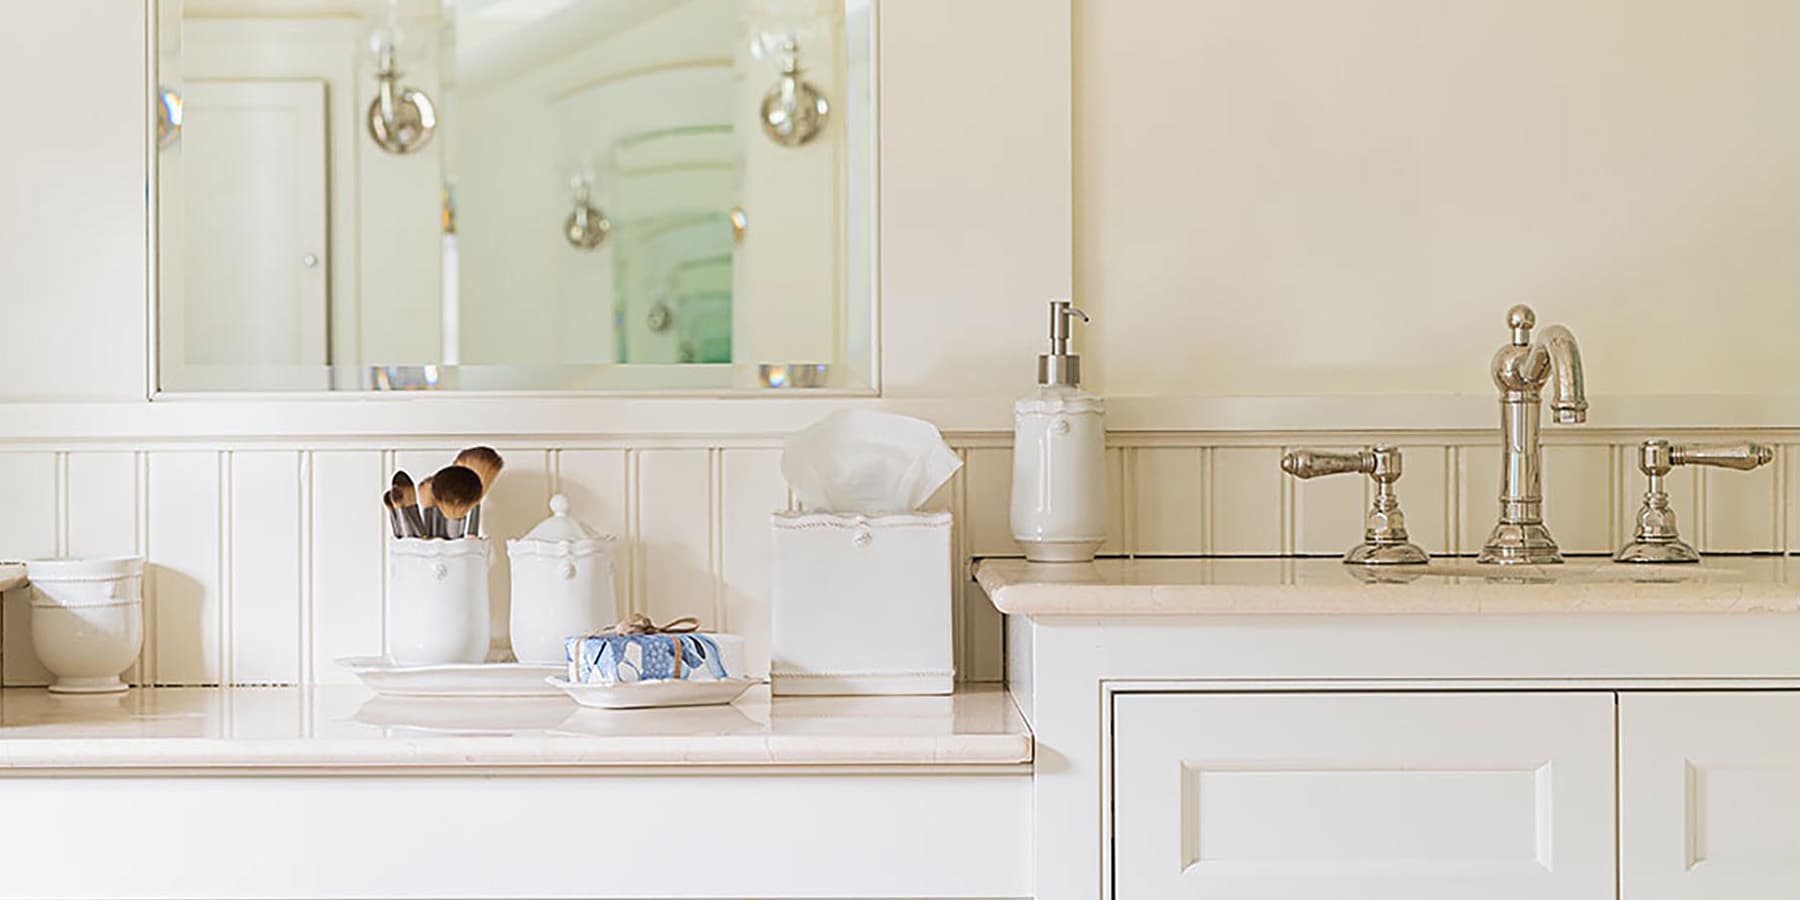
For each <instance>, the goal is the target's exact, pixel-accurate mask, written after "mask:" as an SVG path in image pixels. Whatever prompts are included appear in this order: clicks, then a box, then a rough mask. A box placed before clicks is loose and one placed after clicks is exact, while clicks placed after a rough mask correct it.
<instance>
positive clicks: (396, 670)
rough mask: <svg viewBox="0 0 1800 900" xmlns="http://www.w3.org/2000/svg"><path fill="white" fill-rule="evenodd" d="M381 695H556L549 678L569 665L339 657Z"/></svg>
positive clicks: (343, 663)
mask: <svg viewBox="0 0 1800 900" xmlns="http://www.w3.org/2000/svg"><path fill="white" fill-rule="evenodd" d="M338 665H341V666H343V667H344V668H346V669H349V670H350V671H351V672H354V673H355V674H356V677H358V678H360V679H362V683H363V685H364V686H366V687H368V688H369V689H370V690H372V691H374V692H376V693H378V694H388V695H392V696H396V697H555V696H557V695H558V694H559V693H561V692H560V691H558V690H557V689H556V688H554V687H551V686H550V685H549V684H548V683H547V682H546V681H545V679H546V678H549V677H551V676H553V675H562V674H566V672H567V667H565V666H553V665H538V664H531V663H444V664H441V665H431V666H401V665H396V664H395V663H394V661H393V660H391V659H388V658H387V657H384V656H352V657H347V658H345V659H340V660H338Z"/></svg>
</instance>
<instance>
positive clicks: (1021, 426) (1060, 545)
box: [1012, 300, 1106, 562]
mask: <svg viewBox="0 0 1800 900" xmlns="http://www.w3.org/2000/svg"><path fill="white" fill-rule="evenodd" d="M1077 317H1079V318H1080V319H1081V321H1083V322H1086V321H1088V315H1087V313H1084V312H1082V311H1081V310H1079V309H1076V308H1075V306H1074V304H1073V303H1072V302H1070V301H1068V300H1052V301H1050V352H1049V353H1044V354H1041V355H1039V356H1038V372H1037V381H1038V388H1037V392H1036V393H1034V394H1032V395H1031V396H1029V397H1026V398H1024V399H1022V400H1020V401H1019V402H1018V403H1016V404H1014V405H1013V483H1012V532H1013V540H1015V541H1017V542H1018V543H1019V546H1020V547H1021V548H1022V549H1023V550H1024V551H1025V558H1026V559H1028V560H1031V561H1032V562H1087V561H1089V560H1091V559H1093V558H1094V553H1095V551H1097V550H1099V549H1100V545H1101V544H1104V543H1106V422H1105V415H1106V406H1105V404H1104V403H1103V402H1102V401H1101V399H1100V398H1099V397H1096V396H1094V395H1093V394H1090V393H1088V392H1086V391H1084V390H1082V389H1081V357H1080V356H1077V355H1076V354H1074V353H1073V352H1071V350H1070V337H1071V333H1072V331H1073V329H1074V325H1075V319H1076V318H1077Z"/></svg>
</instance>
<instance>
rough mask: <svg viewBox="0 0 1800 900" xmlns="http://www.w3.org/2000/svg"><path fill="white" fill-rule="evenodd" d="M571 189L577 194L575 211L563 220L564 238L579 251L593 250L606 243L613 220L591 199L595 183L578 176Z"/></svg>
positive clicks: (570, 184)
mask: <svg viewBox="0 0 1800 900" xmlns="http://www.w3.org/2000/svg"><path fill="white" fill-rule="evenodd" d="M569 187H570V189H571V190H573V191H574V193H575V211H574V212H571V213H569V217H568V218H567V219H564V220H563V237H564V238H566V239H567V240H568V242H569V246H571V247H574V248H575V249H577V250H592V249H594V248H595V247H598V246H600V245H601V244H603V243H606V238H607V236H609V235H611V234H612V228H613V225H612V220H611V219H609V218H607V217H606V213H604V212H601V211H600V208H599V207H597V206H595V205H594V203H593V200H592V199H591V197H592V194H593V181H592V180H591V179H590V178H588V176H586V175H577V176H575V177H574V178H573V179H571V180H570V182H569Z"/></svg>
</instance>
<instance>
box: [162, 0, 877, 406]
mask: <svg viewBox="0 0 1800 900" xmlns="http://www.w3.org/2000/svg"><path fill="white" fill-rule="evenodd" d="M875 2H876V0H159V2H157V4H156V21H157V23H158V39H157V54H156V55H157V63H156V65H157V72H158V82H159V84H158V90H157V92H156V94H157V96H156V102H157V107H158V109H157V119H158V123H157V124H158V127H157V129H156V135H155V138H154V144H155V146H154V148H153V150H152V156H153V159H154V168H155V172H156V179H155V180H156V185H155V187H156V204H155V208H156V219H157V227H156V238H157V254H156V257H157V267H158V271H157V278H156V283H157V304H156V306H157V313H156V325H157V329H156V331H157V337H156V350H157V370H158V389H159V391H161V392H165V393H167V392H175V393H183V392H201V391H326V390H337V391H356V390H403V389H404V390H411V389H440V390H452V389H454V390H530V391H540V390H578V391H581V390H586V391H684V392H696V393H725V392H736V391H760V390H770V389H774V388H825V389H839V390H851V391H858V390H868V389H870V388H872V376H871V372H872V358H873V347H874V343H875V336H874V334H873V323H874V320H875V316H874V314H873V312H874V289H873V277H874V265H873V255H874V228H873V223H874V208H873V201H874V197H875V191H874V183H875V179H874V121H875V115H874V96H875V91H874V78H873V71H874V69H873V46H874V45H873V33H874V17H875V10H874V5H875Z"/></svg>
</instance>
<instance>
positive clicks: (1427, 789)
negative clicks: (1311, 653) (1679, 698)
mask: <svg viewBox="0 0 1800 900" xmlns="http://www.w3.org/2000/svg"><path fill="white" fill-rule="evenodd" d="M1113 742H1114V743H1113V747H1114V756H1113V785H1114V795H1113V816H1114V826H1113V827H1114V850H1113V871H1114V887H1115V895H1116V897H1117V898H1118V900H1139V898H1152V897H1154V898H1176V897H1203V898H1205V900H1414V898H1417V900H1426V898H1430V900H1442V898H1445V897H1456V898H1458V900H1489V898H1492V900H1517V898H1521V897H1530V898H1533V900H1578V898H1579V900H1602V898H1610V897H1613V895H1614V840H1613V837H1614V820H1613V815H1614V803H1613V751H1614V742H1613V695H1612V694H1610V693H1585V692H1584V693H1457V694H1449V693H1385V694H1375V693H1340V694H1121V695H1119V696H1117V697H1116V698H1115V699H1114V707H1113Z"/></svg>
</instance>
